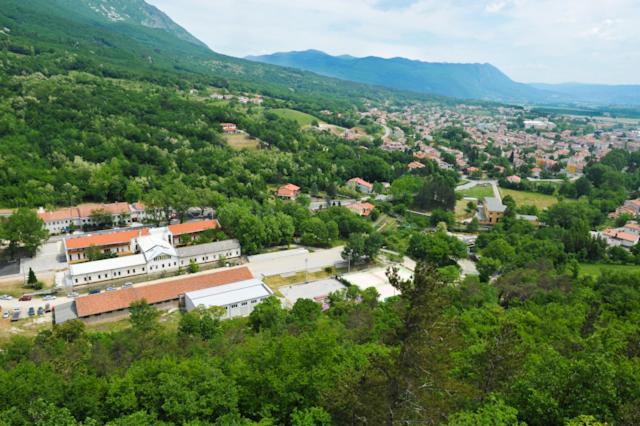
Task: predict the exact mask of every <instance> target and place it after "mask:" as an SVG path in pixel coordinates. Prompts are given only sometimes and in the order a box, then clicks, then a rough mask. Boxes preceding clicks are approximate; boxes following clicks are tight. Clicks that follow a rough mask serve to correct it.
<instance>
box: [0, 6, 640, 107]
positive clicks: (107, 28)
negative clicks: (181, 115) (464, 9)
mask: <svg viewBox="0 0 640 426" xmlns="http://www.w3.org/2000/svg"><path fill="white" fill-rule="evenodd" d="M0 43H2V45H3V46H5V49H6V51H8V52H11V54H21V55H24V54H31V58H30V60H27V61H22V64H24V63H29V62H30V63H31V65H32V71H39V72H45V73H46V72H49V73H51V72H53V71H54V68H55V69H57V71H65V70H66V71H68V70H86V71H89V72H91V73H102V74H103V75H104V76H108V77H122V76H125V77H126V78H129V77H130V76H137V77H136V78H141V79H146V80H163V81H165V82H167V81H172V82H174V84H175V83H177V80H179V79H181V78H188V79H192V80H193V79H195V80H197V81H199V82H200V83H203V84H209V85H214V86H220V87H230V88H233V89H235V90H246V91H253V92H257V93H262V94H264V95H268V96H272V97H275V98H279V99H282V100H284V101H292V102H296V104H297V106H298V108H299V109H303V110H304V109H307V110H311V109H315V110H318V108H319V107H320V106H322V107H324V108H327V109H332V108H331V107H332V106H336V105H338V104H340V106H341V107H346V106H347V105H352V104H353V103H354V102H362V101H363V100H365V99H369V100H372V99H373V100H382V99H388V98H393V97H403V98H415V99H433V98H434V96H438V99H439V101H441V102H448V101H449V100H447V99H446V98H443V97H450V98H462V99H475V100H484V101H499V102H514V103H529V104H566V105H568V104H582V105H586V106H593V105H632V106H638V105H640V86H603V85H580V84H566V85H549V84H524V83H518V82H515V81H513V80H512V79H510V78H509V77H508V76H507V75H505V74H504V73H503V72H501V71H500V70H499V69H498V68H496V67H494V66H493V65H491V64H453V63H429V62H421V61H415V60H409V59H404V58H392V59H383V58H377V57H366V58H356V57H353V56H346V55H345V56H330V55H328V54H325V53H323V52H319V51H315V50H309V51H304V52H288V53H277V54H273V55H266V56H252V57H248V58H246V59H242V58H235V57H231V56H226V55H222V54H219V53H216V52H215V51H213V50H211V49H210V48H209V47H208V46H207V45H205V43H203V42H201V41H200V40H198V39H197V38H196V37H194V36H193V35H191V34H190V33H189V32H188V31H187V30H186V29H184V28H182V27H180V26H179V25H178V24H176V23H175V22H174V21H172V20H171V18H170V17H168V16H167V15H165V14H164V13H163V12H161V11H160V10H158V9H157V8H156V7H154V6H152V5H149V4H148V3H146V2H145V1H144V0H29V1H28V2H25V1H22V0H3V2H2V8H0ZM23 59H24V58H23ZM45 64H46V66H45Z"/></svg>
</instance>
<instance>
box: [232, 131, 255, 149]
mask: <svg viewBox="0 0 640 426" xmlns="http://www.w3.org/2000/svg"><path fill="white" fill-rule="evenodd" d="M224 138H225V139H226V141H227V144H228V145H229V147H230V148H231V149H234V150H236V151H240V150H242V149H247V150H249V151H256V150H258V149H259V148H260V141H259V140H258V139H256V138H252V137H251V136H249V135H247V134H246V133H236V134H234V135H225V136H224Z"/></svg>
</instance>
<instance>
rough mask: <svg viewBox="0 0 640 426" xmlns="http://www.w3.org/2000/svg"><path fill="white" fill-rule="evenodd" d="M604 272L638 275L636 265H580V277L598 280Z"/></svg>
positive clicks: (638, 271)
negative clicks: (633, 273)
mask: <svg viewBox="0 0 640 426" xmlns="http://www.w3.org/2000/svg"><path fill="white" fill-rule="evenodd" d="M604 271H612V272H635V273H640V266H638V265H610V264H606V263H581V264H580V276H583V277H584V276H590V277H593V278H598V277H599V276H600V275H602V272H604Z"/></svg>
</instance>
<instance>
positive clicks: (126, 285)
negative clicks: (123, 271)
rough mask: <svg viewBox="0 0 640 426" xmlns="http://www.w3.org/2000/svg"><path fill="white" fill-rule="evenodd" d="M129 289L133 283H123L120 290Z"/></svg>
mask: <svg viewBox="0 0 640 426" xmlns="http://www.w3.org/2000/svg"><path fill="white" fill-rule="evenodd" d="M131 287H133V283H124V284H123V285H122V288H131Z"/></svg>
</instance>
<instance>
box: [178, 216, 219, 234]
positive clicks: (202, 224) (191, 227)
mask: <svg viewBox="0 0 640 426" xmlns="http://www.w3.org/2000/svg"><path fill="white" fill-rule="evenodd" d="M218 227H220V224H219V223H218V221H217V220H215V219H212V220H199V221H196V222H186V223H180V224H177V225H169V231H171V233H172V234H173V235H184V234H194V233H196V232H202V231H206V230H209V229H216V228H218Z"/></svg>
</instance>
